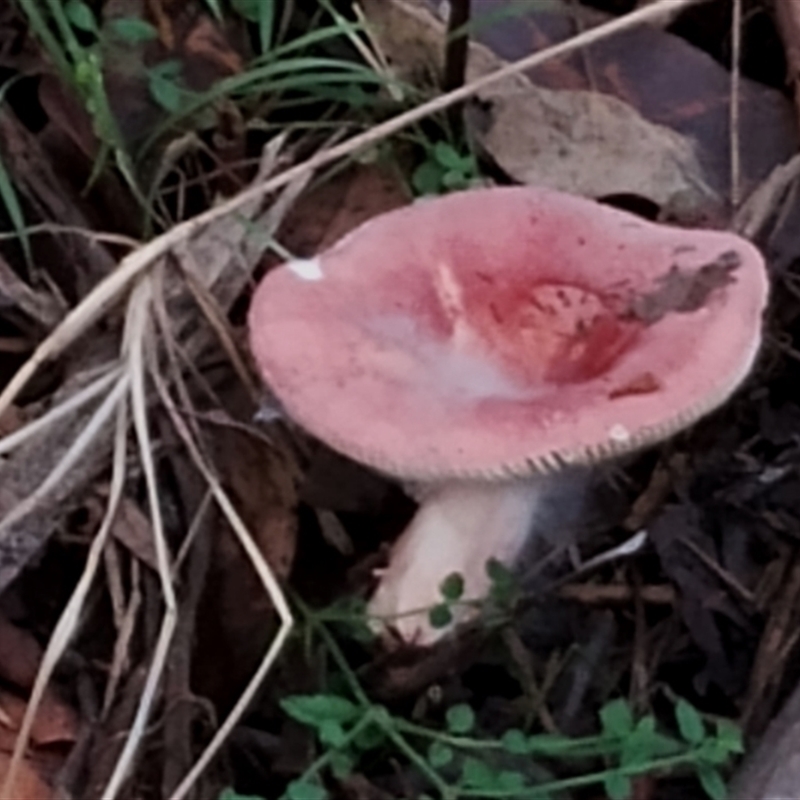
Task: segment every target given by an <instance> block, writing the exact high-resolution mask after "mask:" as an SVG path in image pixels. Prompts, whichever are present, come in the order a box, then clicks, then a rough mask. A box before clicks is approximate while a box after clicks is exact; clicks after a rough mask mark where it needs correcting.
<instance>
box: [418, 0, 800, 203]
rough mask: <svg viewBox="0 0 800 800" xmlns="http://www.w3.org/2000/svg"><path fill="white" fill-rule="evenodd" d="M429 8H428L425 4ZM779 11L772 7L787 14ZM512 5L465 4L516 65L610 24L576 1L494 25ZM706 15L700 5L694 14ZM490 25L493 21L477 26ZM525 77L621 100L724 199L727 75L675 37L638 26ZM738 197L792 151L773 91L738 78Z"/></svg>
mask: <svg viewBox="0 0 800 800" xmlns="http://www.w3.org/2000/svg"><path fill="white" fill-rule="evenodd" d="M430 2H433V0H430ZM789 5H791V4H789V3H779V4H778V6H779V9H783V8H784V6H789ZM502 7H505V8H509V9H510V8H514V7H516V8H520V7H521V6H520V5H518V4H516V3H515V2H514V1H513V0H511V2H509V0H473V3H472V9H473V16H474V18H475V20H476V22H477V23H478V27H477V30H476V32H475V36H476V38H477V39H478V40H479V41H481V42H482V43H483V44H485V45H487V46H488V47H490V48H491V49H492V51H493V52H494V53H496V54H497V55H498V56H499V57H500V58H503V59H506V60H508V61H515V60H517V59H519V58H523V57H525V56H527V55H528V54H529V53H530V52H531V51H532V50H540V49H543V48H545V47H548V46H550V45H553V44H557V43H558V42H562V41H564V40H565V39H567V38H569V37H570V36H573V35H574V34H575V33H576V32H577V31H578V30H580V29H582V28H588V27H591V26H592V25H595V24H598V23H601V22H604V21H606V20H607V19H608V17H607V16H606V15H604V14H602V13H601V12H598V11H595V10H594V9H591V8H587V7H586V6H584V5H580V4H577V3H569V4H565V3H563V2H562V3H561V4H559V3H558V2H556V0H548V2H546V3H529V4H527V8H526V9H525V11H526V13H524V14H522V15H519V14H517V15H515V16H514V17H513V18H505V19H502V18H500V16H501V15H498V13H497V11H498V8H502ZM702 13H704V11H703V8H702V6H700V7H699V8H698V14H702ZM482 19H483V20H484V21H485V20H487V19H491V20H492V21H491V23H488V24H485V25H484V24H480V21H481V20H482ZM528 76H529V77H530V78H531V79H532V80H533V81H534V82H535V83H536V84H537V85H539V86H542V87H543V88H547V89H592V90H594V91H596V92H601V93H603V94H606V95H610V96H613V97H616V98H617V99H619V100H623V101H624V102H626V103H627V104H628V105H630V106H631V107H633V108H635V109H636V111H637V112H638V113H639V114H641V116H642V117H643V118H644V119H646V120H648V121H649V122H652V123H655V124H657V125H663V126H666V127H668V128H670V129H672V130H673V131H675V132H677V133H678V134H680V135H681V136H683V137H685V138H686V139H688V140H689V141H691V142H692V143H693V145H694V146H695V149H696V153H697V158H698V160H699V161H700V165H701V167H702V168H703V174H704V176H705V178H706V179H707V180H708V183H709V185H710V186H711V188H712V189H713V190H714V191H715V192H717V193H719V194H720V195H722V196H724V197H727V196H728V194H729V192H730V177H731V167H730V146H731V143H730V103H731V76H730V72H729V70H728V69H727V68H726V67H725V66H723V65H722V64H720V63H718V62H717V61H716V60H715V59H714V58H712V57H711V56H710V55H709V54H708V53H706V52H704V51H703V50H701V49H699V48H698V47H695V46H694V45H692V44H690V43H689V42H687V41H686V40H685V39H682V38H681V37H680V36H677V35H674V34H672V33H669V32H667V31H665V30H661V29H659V28H656V27H654V26H651V25H640V26H637V27H635V28H632V29H630V30H627V31H624V32H622V33H619V34H617V35H615V36H611V37H608V38H606V39H603V40H601V41H599V42H597V43H595V44H594V45H592V46H591V47H590V48H587V49H584V50H581V51H579V52H576V53H571V54H569V55H567V56H562V57H561V58H557V59H551V60H549V61H547V62H545V63H544V64H541V65H540V66H538V67H536V68H535V69H533V70H531V71H530V72H529V73H528ZM738 132H739V140H740V148H739V150H740V152H739V157H740V167H741V175H740V181H741V186H740V189H741V192H742V194H743V196H746V195H747V194H749V192H750V191H751V190H752V189H753V188H754V187H755V186H757V185H758V184H759V183H760V182H761V181H762V180H764V179H765V178H766V177H767V175H768V174H769V173H770V172H771V170H772V169H773V168H774V167H776V166H777V165H778V164H782V163H784V162H785V161H786V160H787V159H789V158H791V157H792V155H794V153H796V152H797V148H798V145H800V137H798V130H797V124H796V121H795V119H794V115H793V109H792V104H791V101H790V100H789V99H788V98H787V97H786V95H785V94H784V93H783V92H782V91H780V89H774V88H772V87H770V86H765V85H763V84H761V83H758V82H757V81H754V80H749V79H748V78H747V77H742V79H741V85H740V98H739V121H738Z"/></svg>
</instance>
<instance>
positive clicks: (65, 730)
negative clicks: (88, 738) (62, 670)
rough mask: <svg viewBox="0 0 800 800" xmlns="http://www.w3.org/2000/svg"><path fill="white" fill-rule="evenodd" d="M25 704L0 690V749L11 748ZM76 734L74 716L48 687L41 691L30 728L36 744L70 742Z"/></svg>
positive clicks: (72, 711)
mask: <svg viewBox="0 0 800 800" xmlns="http://www.w3.org/2000/svg"><path fill="white" fill-rule="evenodd" d="M27 707H28V704H27V702H26V701H25V700H23V699H22V698H21V697H17V695H15V694H12V693H11V692H7V691H5V690H2V689H0V750H7V751H9V752H10V751H11V750H12V749H13V746H14V742H15V741H16V738H17V733H18V732H19V728H20V725H21V724H22V717H23V716H24V714H25V710H26V709H27ZM77 737H78V717H77V715H76V714H75V711H74V710H73V709H72V707H70V706H68V705H67V704H66V703H64V701H63V700H61V699H60V698H59V697H58V695H56V693H55V692H54V691H52V690H47V691H45V694H44V696H43V698H42V702H41V703H40V705H39V709H38V711H37V713H36V718H35V719H34V722H33V728H32V729H31V742H33V744H34V745H35V746H37V747H43V746H46V745H51V744H57V743H72V742H74V741H75V740H76V739H77Z"/></svg>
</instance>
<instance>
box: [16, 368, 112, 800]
mask: <svg viewBox="0 0 800 800" xmlns="http://www.w3.org/2000/svg"><path fill="white" fill-rule="evenodd" d="M126 384H127V381H124V382H123V385H126ZM127 430H128V414H127V405H126V403H125V402H120V403H118V404H117V426H116V437H115V441H114V459H113V467H112V474H111V488H110V490H109V493H108V503H107V504H106V511H105V515H104V516H103V521H102V523H101V525H100V530H99V531H98V532H97V535H96V536H95V537H94V541H93V542H92V546H91V547H90V548H89V554H88V556H87V558H86V565H85V566H84V568H83V573H82V574H81V577H80V579H79V581H78V584H77V586H76V587H75V590H74V591H73V593H72V596H71V597H70V599H69V601H68V602H67V605H66V607H65V608H64V611H63V612H62V613H61V616H60V617H59V619H58V622H57V623H56V626H55V628H54V630H53V635H52V636H51V637H50V641H49V642H48V644H47V649H46V650H45V653H44V656H43V657H42V663H41V666H40V667H39V671H38V672H37V674H36V680H35V681H34V684H33V689H32V690H31V696H30V699H29V700H28V706H27V708H26V709H25V716H24V717H23V718H22V725H21V726H20V730H19V733H18V734H17V740H16V742H15V743H14V752H13V754H12V756H11V762H10V763H9V766H8V771H7V772H6V776H5V780H4V781H3V785H2V788H0V797H1V798H2V800H12V799H11V797H10V791H11V788H12V786H13V784H14V779H15V776H16V773H17V770H18V768H19V765H20V763H21V761H22V758H23V757H24V755H25V750H26V749H27V746H28V741H29V739H30V734H31V729H32V728H33V723H34V720H35V719H36V713H37V711H38V710H39V706H40V705H41V702H42V697H43V696H44V691H45V689H46V688H47V684H48V683H49V682H50V677H51V676H52V674H53V670H54V669H55V667H56V664H57V663H58V661H59V660H60V658H61V656H62V655H63V654H64V651H65V650H66V649H67V646H68V645H69V642H70V640H71V639H72V636H73V635H74V633H75V630H76V629H77V627H78V624H79V622H80V618H81V610H82V609H83V607H84V604H85V602H86V597H87V595H88V594H89V590H90V589H91V586H92V582H93V581H94V577H95V575H96V573H97V570H98V567H99V565H100V560H101V557H102V554H103V550H104V549H105V545H106V541H107V540H108V536H109V533H110V531H111V526H112V524H113V522H114V518H115V516H116V513H117V508H118V507H119V501H120V498H121V497H122V489H123V487H124V486H125V456H126V443H127Z"/></svg>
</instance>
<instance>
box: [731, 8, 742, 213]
mask: <svg viewBox="0 0 800 800" xmlns="http://www.w3.org/2000/svg"><path fill="white" fill-rule="evenodd" d="M731 28H732V29H731V106H730V120H729V125H730V148H731V205H732V206H733V210H734V211H736V209H737V208H739V203H741V202H742V166H741V154H742V149H741V147H742V145H741V140H740V131H739V117H740V105H739V104H740V100H741V97H740V95H741V84H742V70H741V60H742V0H733V19H732V22H731Z"/></svg>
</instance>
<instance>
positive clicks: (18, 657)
mask: <svg viewBox="0 0 800 800" xmlns="http://www.w3.org/2000/svg"><path fill="white" fill-rule="evenodd" d="M41 660H42V648H41V646H40V645H39V643H38V642H37V641H36V639H34V638H33V636H31V634H30V633H29V632H28V631H26V630H23V629H22V628H18V627H17V626H16V625H14V624H13V623H11V622H10V621H9V620H8V619H7V618H6V617H5V616H4V615H3V614H0V677H2V678H3V680H5V681H8V682H9V683H12V684H14V685H15V686H18V687H19V688H20V689H30V688H31V687H32V686H33V682H34V680H35V679H36V673H37V672H38V671H39V664H40V662H41Z"/></svg>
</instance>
